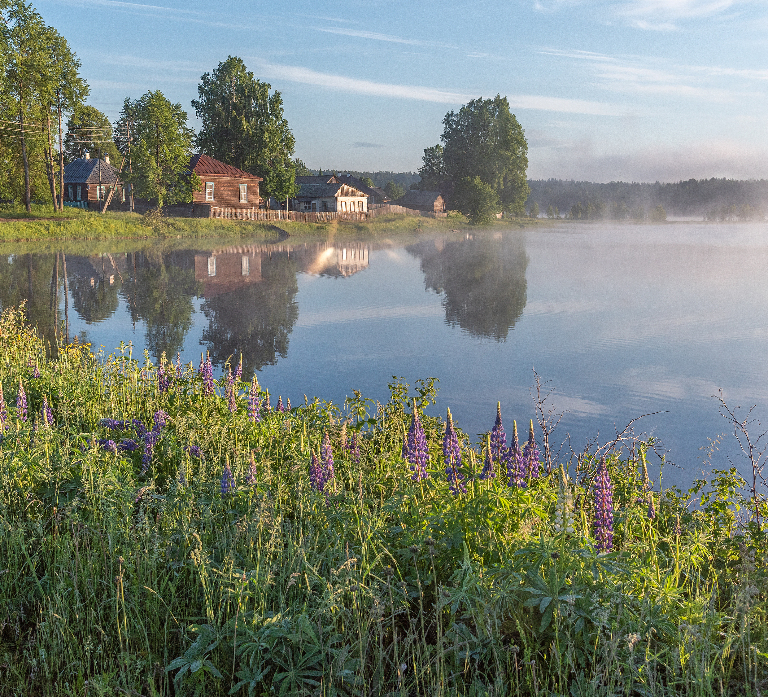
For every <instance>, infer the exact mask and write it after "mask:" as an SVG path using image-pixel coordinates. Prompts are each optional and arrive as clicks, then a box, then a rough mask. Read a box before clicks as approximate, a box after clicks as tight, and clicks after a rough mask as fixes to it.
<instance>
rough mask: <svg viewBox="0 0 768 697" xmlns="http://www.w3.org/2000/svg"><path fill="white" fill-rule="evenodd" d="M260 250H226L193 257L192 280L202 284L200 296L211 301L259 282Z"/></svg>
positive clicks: (236, 248)
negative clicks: (221, 294) (193, 273)
mask: <svg viewBox="0 0 768 697" xmlns="http://www.w3.org/2000/svg"><path fill="white" fill-rule="evenodd" d="M262 247H263V245H248V246H242V247H226V248H225V249H215V250H213V251H212V252H206V253H203V254H195V280H196V281H199V282H201V283H202V284H203V295H204V296H205V297H206V298H211V297H213V296H215V295H219V294H220V293H229V292H231V291H233V290H236V289H237V288H239V287H241V286H244V285H248V284H250V283H258V282H259V281H261V257H262V254H263V251H262Z"/></svg>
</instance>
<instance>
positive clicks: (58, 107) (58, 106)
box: [56, 90, 64, 211]
mask: <svg viewBox="0 0 768 697" xmlns="http://www.w3.org/2000/svg"><path fill="white" fill-rule="evenodd" d="M56 111H57V113H58V117H59V193H60V195H59V210H60V211H63V210H64V143H63V137H62V133H61V91H60V90H56Z"/></svg>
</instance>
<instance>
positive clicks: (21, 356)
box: [0, 310, 768, 697]
mask: <svg viewBox="0 0 768 697" xmlns="http://www.w3.org/2000/svg"><path fill="white" fill-rule="evenodd" d="M0 357H1V360H0V385H1V386H2V390H3V395H4V399H3V400H2V403H0V419H2V426H1V428H2V441H0V694H1V695H78V696H80V695H88V696H95V695H114V694H125V695H146V696H149V695H173V694H175V695H187V694H190V695H191V694H198V695H225V694H238V695H272V694H289V695H409V696H410V695H425V696H426V695H429V696H430V697H432V696H434V695H457V694H459V695H478V696H479V695H499V696H500V695H514V696H523V695H536V696H538V697H545V696H546V697H552V696H553V695H562V696H566V695H567V696H569V697H589V696H591V695H595V696H597V695H600V696H608V695H611V696H613V695H627V696H629V695H643V696H649V697H650V696H659V697H661V696H664V695H669V696H672V695H675V696H677V695H692V696H693V695H697V696H698V695H702V696H704V695H760V694H765V692H766V690H768V625H767V624H766V620H767V619H768V617H766V613H767V612H768V574H767V573H766V570H767V568H768V557H767V550H768V545H767V544H766V535H765V531H764V530H761V529H760V527H759V525H757V524H756V521H755V519H756V515H757V514H758V513H762V515H763V516H764V515H765V511H764V510H761V511H759V510H757V509H756V508H755V507H754V505H753V502H752V501H751V500H750V499H748V498H747V499H745V498H744V497H743V496H742V489H741V487H742V486H743V481H742V480H741V479H740V478H739V477H738V475H737V474H736V473H735V472H734V471H723V472H719V473H716V475H715V476H714V477H713V479H712V482H713V483H712V484H711V485H707V484H705V483H703V482H700V483H698V484H697V485H696V486H695V487H694V488H693V489H692V490H691V491H689V492H681V491H678V490H675V489H671V490H664V491H660V490H659V489H658V487H654V486H653V482H651V481H650V480H649V479H648V476H647V469H646V461H647V459H648V458H650V457H651V453H652V448H650V447H649V444H647V443H641V442H636V443H634V445H633V447H632V448H631V449H630V450H629V451H623V452H622V451H619V450H617V449H610V448H609V449H606V450H605V451H604V453H603V455H604V456H605V458H604V459H600V458H597V457H594V456H590V455H588V454H587V455H584V456H582V457H581V458H580V459H579V461H578V462H574V463H572V465H573V467H572V471H571V476H572V478H569V477H568V476H566V473H565V470H564V469H563V468H561V467H559V466H557V465H554V466H552V467H551V472H549V473H548V472H547V467H546V463H545V462H543V461H542V462H541V463H540V462H539V461H540V458H539V457H538V453H537V452H536V448H535V447H534V446H533V444H532V443H530V444H529V445H528V447H527V448H524V447H522V446H523V443H522V442H521V443H520V447H519V448H518V449H517V450H515V449H511V450H506V451H505V450H503V449H501V445H500V444H501V433H500V431H499V429H498V427H494V431H493V441H488V443H490V450H489V448H488V445H486V446H483V445H482V444H480V445H478V444H473V443H471V442H470V441H469V439H468V438H467V437H466V436H465V435H464V434H462V433H461V431H457V433H456V436H457V437H456V441H455V442H453V441H452V439H451V430H450V427H449V426H448V424H447V422H446V421H444V420H442V419H438V418H432V417H427V416H424V415H423V414H422V415H421V418H420V424H421V426H422V427H423V432H424V433H423V437H422V436H421V432H420V431H419V429H418V428H417V427H416V425H415V424H413V417H412V412H413V411H414V405H415V410H416V412H417V413H420V412H421V411H422V410H423V408H424V407H425V406H426V405H428V404H429V403H431V402H432V401H433V398H434V388H433V385H432V382H431V381H430V380H425V381H420V382H419V383H418V384H417V385H416V386H415V388H414V389H410V388H409V387H408V386H407V385H405V384H403V383H401V382H398V381H395V382H393V383H392V385H390V389H391V398H390V400H389V401H388V402H387V403H386V404H372V403H371V402H370V401H368V400H366V399H365V398H364V397H363V396H361V395H358V394H355V395H353V396H351V397H350V398H349V399H348V400H347V402H346V403H345V404H344V405H334V404H329V403H324V402H317V401H316V402H312V403H302V404H299V405H295V404H294V405H288V404H284V403H283V401H282V399H276V395H268V392H267V391H266V390H265V389H264V388H263V387H260V386H258V385H257V384H256V383H255V382H254V383H242V382H241V381H240V380H239V379H238V377H237V371H236V367H237V366H236V365H233V366H231V369H232V372H233V373H234V375H233V376H232V377H231V379H230V378H227V377H224V378H222V380H220V381H218V382H214V381H213V380H212V378H211V377H210V375H209V374H208V373H207V368H206V365H205V364H203V365H201V366H191V365H190V366H186V367H185V366H177V365H175V364H171V363H169V362H165V361H163V362H162V363H161V365H159V366H156V365H152V364H151V362H150V361H149V359H148V358H147V357H146V356H145V357H144V358H143V359H141V360H138V361H137V360H136V359H135V358H133V357H131V356H130V355H128V354H127V353H126V352H122V353H121V352H118V353H117V354H115V355H110V356H104V355H97V356H94V355H93V354H92V353H91V352H90V351H89V350H88V348H87V347H83V346H77V345H71V346H68V347H62V349H61V350H60V352H59V357H58V359H56V360H55V361H53V360H48V359H46V357H45V351H44V349H43V346H42V343H41V341H40V340H39V338H38V337H37V336H36V334H35V333H34V332H33V330H31V329H30V328H29V326H28V325H27V324H25V322H24V320H23V316H22V315H21V313H20V312H19V311H17V310H6V311H5V312H4V313H3V314H2V317H0ZM201 368H202V370H201ZM22 391H23V393H24V395H25V396H24V399H23V400H22V399H21V398H20V397H19V393H20V392H22ZM413 400H415V402H414V401H413ZM491 400H492V396H491V395H489V430H490V426H492V425H493V421H494V418H493V417H494V406H493V402H492V401H491ZM49 410H50V411H49ZM519 416H520V418H521V419H523V420H524V421H525V423H527V418H528V415H519ZM509 426H510V422H508V423H507V427H509ZM409 429H411V430H409ZM509 430H510V431H511V430H512V429H509ZM527 431H528V428H527V427H526V428H525V429H524V432H523V433H521V440H523V441H524V440H525V435H526V433H527ZM446 434H447V437H446ZM509 440H511V435H510V437H509ZM404 443H405V444H406V445H407V446H408V447H407V448H406V449H405V451H404V448H403V446H404ZM424 448H426V450H425V449H424ZM446 451H447V452H448V453H449V458H450V459H449V466H448V467H446V464H445V459H444V458H445V454H444V453H445V452H446ZM499 453H502V460H501V461H500V460H499V458H498V454H499ZM425 454H426V455H428V461H427V462H426V463H425V471H426V473H427V474H428V476H427V477H426V478H419V477H416V478H415V479H414V475H415V472H418V471H419V466H418V465H417V464H413V465H412V464H410V462H409V461H411V462H412V461H414V460H416V461H417V462H418V461H420V460H419V458H420V457H423V456H424V455H425ZM489 454H490V460H489ZM457 456H460V459H461V462H459V461H458V460H457ZM404 458H406V459H404ZM601 463H604V465H603V464H601ZM489 467H490V470H489ZM447 471H448V472H450V474H451V475H452V477H451V478H449V477H447V476H446V473H447ZM509 474H511V475H512V476H511V478H510V476H509ZM694 500H696V501H698V502H699V505H693V503H692V502H693V501H694ZM739 508H740V509H741V512H742V513H745V515H743V516H742V517H741V518H737V516H736V511H737V510H738V509H739Z"/></svg>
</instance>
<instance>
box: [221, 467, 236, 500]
mask: <svg viewBox="0 0 768 697" xmlns="http://www.w3.org/2000/svg"><path fill="white" fill-rule="evenodd" d="M234 491H235V475H234V474H232V470H231V469H230V468H229V462H227V464H226V465H224V470H223V471H222V473H221V495H222V496H227V495H228V494H231V493H233V492H234Z"/></svg>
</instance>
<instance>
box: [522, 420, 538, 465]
mask: <svg viewBox="0 0 768 697" xmlns="http://www.w3.org/2000/svg"><path fill="white" fill-rule="evenodd" d="M523 462H524V463H525V477H526V479H538V478H539V449H538V447H537V446H536V436H535V435H534V433H533V419H531V428H530V430H529V431H528V442H527V443H526V444H525V447H524V448H523Z"/></svg>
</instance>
